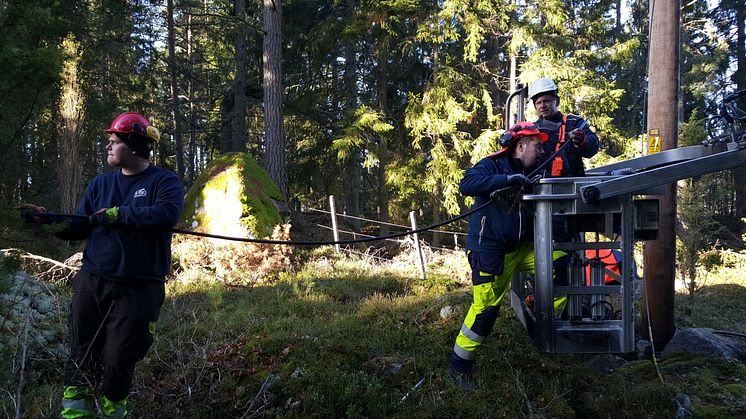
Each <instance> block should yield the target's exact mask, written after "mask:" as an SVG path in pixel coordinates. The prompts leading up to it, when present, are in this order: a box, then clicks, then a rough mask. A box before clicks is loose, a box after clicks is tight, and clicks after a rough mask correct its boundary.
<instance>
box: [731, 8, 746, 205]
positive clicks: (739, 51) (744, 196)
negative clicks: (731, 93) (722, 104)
mask: <svg viewBox="0 0 746 419" xmlns="http://www.w3.org/2000/svg"><path fill="white" fill-rule="evenodd" d="M734 6H735V8H736V21H735V25H736V48H735V50H736V51H735V56H736V72H735V74H734V75H733V82H734V83H735V84H736V90H741V89H746V1H744V0H739V1H736V2H735V4H734ZM733 174H734V176H733V177H734V178H735V179H744V178H746V167H744V166H742V167H739V168H737V169H735V170H734V173H733ZM735 187H736V219H737V220H741V219H743V218H744V217H746V182H736V183H735Z"/></svg>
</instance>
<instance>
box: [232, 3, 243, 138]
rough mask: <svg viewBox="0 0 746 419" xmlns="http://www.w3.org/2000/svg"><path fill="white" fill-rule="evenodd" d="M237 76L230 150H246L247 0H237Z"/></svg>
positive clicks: (234, 86) (235, 44)
mask: <svg viewBox="0 0 746 419" xmlns="http://www.w3.org/2000/svg"><path fill="white" fill-rule="evenodd" d="M235 6H236V17H237V18H238V20H239V22H238V24H237V25H236V36H235V38H234V42H233V44H234V46H235V48H236V77H235V78H234V79H233V118H232V129H231V131H232V137H231V149H230V151H240V152H244V151H246V22H245V20H246V0H236V2H235Z"/></svg>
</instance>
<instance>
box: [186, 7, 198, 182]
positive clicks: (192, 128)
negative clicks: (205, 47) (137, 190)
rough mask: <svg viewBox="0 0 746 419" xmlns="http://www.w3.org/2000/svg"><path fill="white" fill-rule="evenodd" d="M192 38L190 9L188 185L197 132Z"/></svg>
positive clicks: (192, 178)
mask: <svg viewBox="0 0 746 419" xmlns="http://www.w3.org/2000/svg"><path fill="white" fill-rule="evenodd" d="M192 47H193V38H192V13H191V9H190V10H189V14H188V15H187V65H188V66H189V67H188V70H187V74H188V78H187V80H188V82H187V97H188V99H187V100H189V146H188V147H187V148H188V149H189V153H188V156H189V161H188V164H187V167H186V180H187V183H188V184H190V185H191V184H193V183H194V178H195V169H196V158H197V157H196V154H197V153H196V151H197V131H196V118H195V115H194V56H193V54H192Z"/></svg>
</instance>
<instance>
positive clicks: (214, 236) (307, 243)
mask: <svg viewBox="0 0 746 419" xmlns="http://www.w3.org/2000/svg"><path fill="white" fill-rule="evenodd" d="M490 204H492V201H487V202H485V203H484V204H482V205H480V206H478V207H476V208H472V209H471V210H469V211H467V212H465V213H463V214H461V215H459V216H456V217H453V218H450V219H448V220H445V221H442V222H439V223H436V224H431V225H429V226H426V227H422V228H418V229H416V230H407V231H403V232H400V233H394V234H389V235H386V236H376V237H364V238H360V239H354V240H337V241H285V240H269V239H250V238H243V237H231V236H222V235H219V234H209V233H201V232H198V231H190V230H182V229H179V228H171V229H169V231H171V232H172V233H176V234H186V235H190V236H199V237H208V238H212V239H222V240H232V241H239V242H247V243H258V244H282V245H287V246H324V245H336V244H354V243H365V242H372V241H380V240H387V239H393V238H397V237H402V236H407V235H410V234H417V233H422V232H425V231H428V230H432V229H434V228H437V227H441V226H444V225H446V224H450V223H453V222H455V221H458V220H461V219H464V218H466V217H468V216H470V215H472V214H474V213H475V212H477V211H479V210H481V209H482V208H485V207H486V206H488V205H490ZM38 216H39V217H46V218H51V219H55V220H82V219H85V220H88V217H87V216H85V215H78V214H60V213H49V212H44V213H38Z"/></svg>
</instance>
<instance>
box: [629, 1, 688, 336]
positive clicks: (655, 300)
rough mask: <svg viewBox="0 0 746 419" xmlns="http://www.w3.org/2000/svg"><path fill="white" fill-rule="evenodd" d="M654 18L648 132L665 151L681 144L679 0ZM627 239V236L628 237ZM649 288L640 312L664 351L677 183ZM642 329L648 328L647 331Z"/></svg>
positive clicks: (647, 262) (650, 266)
mask: <svg viewBox="0 0 746 419" xmlns="http://www.w3.org/2000/svg"><path fill="white" fill-rule="evenodd" d="M655 6H656V7H655V9H654V10H653V13H652V15H651V17H650V19H651V25H650V28H651V30H650V52H649V58H648V79H649V88H648V90H649V93H648V130H652V129H657V130H659V132H660V137H661V141H662V147H661V149H662V150H669V149H673V148H676V147H677V143H678V128H677V127H678V125H677V124H678V121H677V119H678V118H677V114H678V113H677V112H670V109H671V104H677V103H678V102H679V100H678V96H679V95H678V92H679V28H680V26H681V25H680V11H679V2H678V1H676V0H662V1H658V2H656V4H655ZM625 239H627V238H626V237H625ZM643 255H644V272H645V290H646V292H645V293H644V294H643V298H644V300H643V303H644V304H647V305H648V306H649V308H650V313H649V316H648V313H647V311H646V310H642V321H643V325H644V326H645V329H647V327H646V326H647V324H648V322H650V324H651V328H652V337H651V338H652V340H653V342H654V343H655V346H656V350H662V349H663V347H664V346H665V345H666V344H667V343H668V342H669V341H670V340H671V337H673V334H674V332H675V330H676V329H675V326H674V315H673V308H674V307H673V306H674V296H675V288H674V285H675V280H676V268H675V261H676V183H673V184H670V185H668V186H667V187H666V195H663V196H660V227H659V234H658V239H657V240H653V241H649V242H646V243H645V247H644V251H643ZM643 330H644V329H643Z"/></svg>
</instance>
